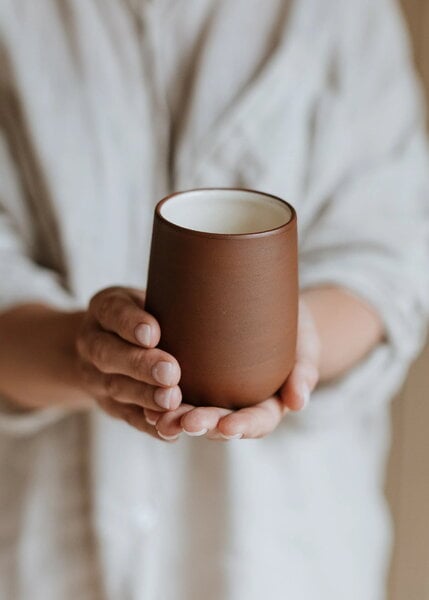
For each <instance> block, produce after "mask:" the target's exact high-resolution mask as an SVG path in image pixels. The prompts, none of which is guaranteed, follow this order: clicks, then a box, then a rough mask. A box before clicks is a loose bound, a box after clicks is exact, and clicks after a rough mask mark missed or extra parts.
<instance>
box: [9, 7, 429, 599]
mask: <svg viewBox="0 0 429 600" xmlns="http://www.w3.org/2000/svg"><path fill="white" fill-rule="evenodd" d="M0 32H1V35H0V39H1V46H0V56H1V71H0V73H1V88H0V90H1V97H0V115H1V138H0V139H1V144H0V152H1V155H0V169H1V176H0V280H1V287H0V306H1V314H0V339H1V343H0V391H1V398H2V400H1V414H0V430H1V435H0V480H1V486H0V532H1V533H0V597H1V598H2V600H17V599H19V600H27V599H28V600H29V599H31V600H68V599H70V600H71V599H73V600H75V599H76V598H79V600H84V599H85V600H86V599H88V600H90V599H91V600H92V599H108V600H125V599H129V600H133V599H134V600H142V599H144V600H155V599H162V600H182V599H183V600H184V599H186V600H192V599H195V600H201V598H206V600H211V599H213V600H220V599H222V600H243V599H244V598H246V599H247V600H252V599H255V600H256V599H258V600H259V599H260V598H262V597H265V598H270V600H276V599H280V598H292V599H293V600H310V599H311V600H314V599H316V598H317V600H324V599H328V598H329V600H335V599H338V600H344V598H347V600H355V599H356V600H357V599H358V600H362V599H363V598H364V599H365V600H381V599H382V598H385V580H386V573H387V568H388V563H389V553H390V545H391V526H390V521H389V516H388V511H387V509H386V505H385V500H384V497H383V489H382V488H383V473H384V464H385V459H386V453H387V450H388V438H389V421H388V410H389V400H390V399H391V398H392V396H393V395H394V393H395V391H396V390H397V388H398V386H399V385H400V383H401V381H402V380H403V378H404V376H405V374H406V371H407V368H408V366H409V364H410V361H411V360H412V359H413V357H414V356H415V355H416V353H417V351H418V350H419V348H420V346H421V344H422V341H423V338H424V328H425V322H426V318H427V313H428V302H429V294H428V272H429V270H428V268H427V264H428V262H427V261H428V239H427V237H428V231H429V229H428V205H427V199H428V169H427V156H428V155H427V148H426V141H425V134H424V118H423V111H422V102H421V95H420V92H419V89H418V86H417V85H416V82H415V78H414V74H413V69H412V67H411V60H410V52H409V47H408V43H407V39H406V36H405V34H404V28H403V24H402V21H401V18H400V15H399V12H398V8H397V7H396V6H395V5H394V3H393V2H392V1H391V0H379V1H378V2H372V1H371V0H349V1H348V2H342V1H340V0H330V1H329V2H323V3H322V2H316V1H315V0H294V1H286V0H266V1H265V2H264V3H263V4H261V3H260V2H258V1H257V0H246V1H244V0H216V1H215V0H195V2H184V1H180V2H177V1H173V0H152V1H149V0H111V1H109V2H98V1H96V0H90V1H88V2H73V1H72V0H39V2H37V3H36V2H33V1H32V0H3V2H2V3H1V5H0ZM207 186H226V187H247V188H250V189H258V190H262V191H266V192H270V193H273V194H277V195H279V196H281V197H284V198H286V199H288V200H289V201H291V202H292V203H293V204H294V205H295V206H296V208H297V212H298V220H299V233H300V248H299V254H300V285H301V305H300V317H299V336H298V346H297V360H296V364H295V367H294V370H293V372H292V374H291V376H290V377H289V378H288V379H287V381H286V382H285V385H284V387H283V388H282V390H281V391H280V393H279V395H278V396H277V397H275V398H269V399H267V400H266V401H265V402H262V403H261V404H259V405H257V406H255V407H253V408H248V409H243V410H241V411H235V412H231V411H227V410H225V409H218V408H216V407H212V408H204V407H203V408H193V407H192V406H190V405H189V404H187V403H186V398H185V399H183V401H182V397H181V391H180V365H179V364H178V362H177V361H176V359H175V358H174V357H173V356H170V355H169V354H167V353H166V352H163V351H162V350H160V349H159V348H158V347H157V345H158V342H159V339H160V335H161V333H162V332H161V330H160V326H159V324H158V323H157V321H156V320H155V318H154V317H153V316H152V315H150V314H148V313H147V312H146V311H145V308H144V287H145V281H146V270H147V262H148V255H149V246H150V233H151V226H152V216H153V208H154V205H155V203H156V202H157V201H158V200H159V199H160V198H161V197H162V196H164V195H166V194H167V193H168V192H170V191H173V190H179V189H190V188H195V187H207ZM316 384H317V387H316ZM315 387H316V389H315V390H314V388H315ZM313 390H314V393H313V394H312V396H311V399H310V394H311V392H312V391H313ZM306 405H308V406H307V407H306V410H303V408H304V407H305V406H306ZM112 417H113V418H112ZM129 425H131V427H130V426H129ZM231 438H233V439H232V440H231ZM238 438H243V439H238ZM256 438H261V439H256ZM208 439H210V440H212V441H208ZM230 440H231V441H230ZM221 441H222V442H223V443H220V442H221ZM173 442H174V443H173Z"/></svg>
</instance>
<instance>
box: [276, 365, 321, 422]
mask: <svg viewBox="0 0 429 600" xmlns="http://www.w3.org/2000/svg"><path fill="white" fill-rule="evenodd" d="M318 379H319V372H318V369H317V367H316V366H315V365H313V364H312V363H309V362H305V361H302V362H297V363H296V364H295V367H294V369H293V371H292V373H291V374H290V375H289V377H288V379H287V381H286V383H285V384H284V386H283V387H282V389H281V390H280V397H281V399H282V401H283V404H284V405H285V406H286V407H287V408H289V409H290V410H293V411H300V410H304V409H305V408H306V407H307V405H308V403H309V401H310V394H311V392H312V391H313V390H314V388H315V387H316V384H317V381H318Z"/></svg>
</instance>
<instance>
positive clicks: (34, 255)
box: [0, 79, 76, 435]
mask: <svg viewBox="0 0 429 600" xmlns="http://www.w3.org/2000/svg"><path fill="white" fill-rule="evenodd" d="M7 86H8V83H7V82H6V81H5V80H4V79H2V80H1V81H0V312H2V311H5V310H7V309H9V308H11V307H13V306H17V305H19V304H24V303H29V302H32V303H34V302H39V303H40V302H42V303H44V304H47V305H50V306H53V307H56V308H60V309H63V310H71V309H73V308H74V307H76V302H75V300H74V299H73V297H72V295H71V294H70V293H69V292H68V291H67V290H66V288H65V286H64V285H63V282H62V278H61V276H60V274H59V271H58V270H56V269H55V268H54V267H52V268H48V267H47V266H43V260H42V258H41V250H40V240H39V239H38V229H37V226H36V224H35V222H34V219H33V218H32V213H31V208H30V207H31V201H32V200H36V199H35V198H31V197H30V196H31V191H30V190H29V189H28V186H26V183H25V177H26V175H27V174H26V173H25V169H23V168H22V162H21V160H20V157H19V156H18V154H19V149H20V140H19V136H18V133H16V125H17V123H16V121H13V114H12V112H10V111H9V110H8V108H9V97H10V89H8V87H7ZM18 129H19V128H18ZM14 135H17V136H18V137H16V138H13V136H14ZM16 153H18V154H16ZM0 343H1V340H0ZM29 393H31V392H30V391H29ZM64 414H66V411H64V410H62V409H57V408H55V409H54V408H52V409H51V408H50V409H46V410H22V409H19V407H15V406H14V405H13V404H12V403H10V402H8V401H7V400H6V399H5V398H2V397H1V396H0V434H4V435H29V434H32V433H35V432H36V431H37V430H39V429H40V428H43V427H45V426H47V425H48V424H50V423H52V422H53V421H56V420H57V419H58V418H60V417H62V416H63V415H64Z"/></svg>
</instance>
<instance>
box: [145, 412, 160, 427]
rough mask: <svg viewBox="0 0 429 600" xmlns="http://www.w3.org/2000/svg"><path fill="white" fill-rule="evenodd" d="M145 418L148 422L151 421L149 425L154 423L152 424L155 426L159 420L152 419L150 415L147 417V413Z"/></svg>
mask: <svg viewBox="0 0 429 600" xmlns="http://www.w3.org/2000/svg"><path fill="white" fill-rule="evenodd" d="M145 419H146V422H147V423H149V425H152V426H155V425H156V424H157V422H158V420H156V421H152V419H149V417H146V415H145Z"/></svg>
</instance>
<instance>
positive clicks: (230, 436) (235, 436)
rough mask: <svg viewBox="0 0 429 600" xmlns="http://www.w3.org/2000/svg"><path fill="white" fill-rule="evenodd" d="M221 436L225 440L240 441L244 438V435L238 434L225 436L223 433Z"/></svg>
mask: <svg viewBox="0 0 429 600" xmlns="http://www.w3.org/2000/svg"><path fill="white" fill-rule="evenodd" d="M220 435H221V437H223V439H224V440H240V439H241V438H242V437H243V434H242V433H236V434H235V435H224V434H223V433H221V434H220Z"/></svg>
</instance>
